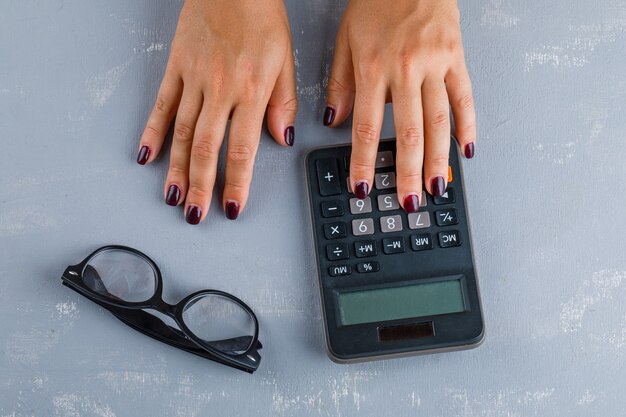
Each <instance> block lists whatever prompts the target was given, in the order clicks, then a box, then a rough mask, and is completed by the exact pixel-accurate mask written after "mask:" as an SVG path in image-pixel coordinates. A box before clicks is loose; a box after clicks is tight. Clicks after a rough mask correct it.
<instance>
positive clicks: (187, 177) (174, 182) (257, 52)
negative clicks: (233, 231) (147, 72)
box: [137, 0, 297, 224]
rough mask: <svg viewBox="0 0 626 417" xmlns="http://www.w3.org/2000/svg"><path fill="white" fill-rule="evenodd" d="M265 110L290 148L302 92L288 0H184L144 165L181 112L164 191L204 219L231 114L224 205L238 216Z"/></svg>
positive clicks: (191, 217)
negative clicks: (298, 87) (297, 84)
mask: <svg viewBox="0 0 626 417" xmlns="http://www.w3.org/2000/svg"><path fill="white" fill-rule="evenodd" d="M266 110H267V125H268V128H269V131H270V133H271V135H272V136H273V137H274V139H275V140H276V142H277V143H278V144H279V145H283V146H292V145H293V142H294V128H293V124H294V121H295V116H296V111H297V98H296V87H295V77H294V60H293V53H292V47H291V34H290V29H289V23H288V20H287V13H286V10H285V6H284V4H283V2H282V0H186V1H185V4H184V6H183V8H182V11H181V14H180V18H179V21H178V27H177V29H176V35H175V37H174V41H173V43H172V51H171V54H170V58H169V62H168V64H167V68H166V70H165V75H164V77H163V81H162V83H161V87H160V89H159V93H158V97H157V99H156V103H155V105H154V109H153V110H152V113H151V114H150V117H149V119H148V122H147V125H146V128H145V130H144V132H143V135H142V137H141V143H140V145H139V155H138V157H137V162H138V163H140V164H142V165H143V164H146V163H150V162H152V161H154V159H155V158H156V156H157V155H158V154H159V152H160V151H161V147H162V145H163V141H164V139H165V136H166V134H167V131H168V129H169V126H170V123H171V122H172V119H173V118H174V116H176V122H175V128H174V139H173V142H172V149H171V158H170V167H169V172H168V174H167V179H166V181H165V191H164V196H165V200H166V202H167V204H169V205H172V206H176V205H179V204H182V203H184V204H185V217H186V219H187V222H188V223H191V224H198V223H200V222H201V221H202V220H203V219H204V218H205V216H206V214H207V210H208V208H209V205H210V202H211V195H212V192H213V188H214V185H215V177H216V174H217V165H218V155H219V152H220V148H221V145H222V141H223V138H224V134H225V130H226V125H227V123H228V120H229V118H230V119H231V123H230V128H229V137H228V148H227V152H226V179H225V187H224V194H223V202H222V205H223V207H224V211H225V213H226V216H227V217H228V218H229V219H231V220H234V219H236V218H237V216H238V214H239V213H240V212H241V211H242V210H243V208H244V207H245V205H246V201H247V199H248V193H249V187H250V183H251V181H252V172H253V166H254V159H255V155H256V151H257V148H258V145H259V140H260V136H261V128H262V125H263V118H264V115H265V112H266Z"/></svg>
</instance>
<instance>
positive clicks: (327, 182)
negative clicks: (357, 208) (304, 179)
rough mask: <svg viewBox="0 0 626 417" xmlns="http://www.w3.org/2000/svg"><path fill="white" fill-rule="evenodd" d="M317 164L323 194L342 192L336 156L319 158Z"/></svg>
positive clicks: (318, 178)
mask: <svg viewBox="0 0 626 417" xmlns="http://www.w3.org/2000/svg"><path fill="white" fill-rule="evenodd" d="M315 166H316V168H317V181H318V182H319V185H320V194H321V195H323V196H327V195H337V194H341V185H340V183H339V169H338V168H337V160H336V159H334V158H325V159H318V160H317V161H316V162H315Z"/></svg>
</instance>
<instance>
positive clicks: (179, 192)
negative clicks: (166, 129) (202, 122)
mask: <svg viewBox="0 0 626 417" xmlns="http://www.w3.org/2000/svg"><path fill="white" fill-rule="evenodd" d="M201 108H202V94H201V93H200V90H199V89H197V88H193V87H191V86H188V87H187V88H185V90H184V92H183V97H182V98H181V100H180V106H179V108H178V115H177V116H176V122H175V124H174V138H173V140H172V149H171V152H170V167H169V170H168V172H167V178H166V180H165V191H164V193H165V202H166V203H167V204H169V205H170V206H176V205H178V204H179V203H181V202H182V201H185V194H186V192H187V186H188V182H189V155H190V153H191V143H192V141H193V135H194V131H195V129H196V123H197V121H198V115H199V113H200V110H201Z"/></svg>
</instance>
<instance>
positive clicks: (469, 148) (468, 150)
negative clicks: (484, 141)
mask: <svg viewBox="0 0 626 417" xmlns="http://www.w3.org/2000/svg"><path fill="white" fill-rule="evenodd" d="M463 152H464V153H465V157H466V158H467V159H471V158H473V157H474V142H470V143H468V144H467V145H465V149H464V151H463Z"/></svg>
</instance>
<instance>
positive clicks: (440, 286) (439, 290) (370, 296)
mask: <svg viewBox="0 0 626 417" xmlns="http://www.w3.org/2000/svg"><path fill="white" fill-rule="evenodd" d="M337 300H338V304H339V317H340V321H341V324H342V325H344V326H349V325H352V324H362V323H373V322H378V321H387V320H399V319H407V318H412V317H423V316H434V315H438V314H448V313H458V312H461V311H465V303H464V301H463V289H462V287H461V281H459V280H457V279H454V280H447V281H438V282H430V283H426V284H417V285H408V286H402V287H393V288H382V289H375V290H364V291H350V292H343V293H339V294H338V295H337Z"/></svg>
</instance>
